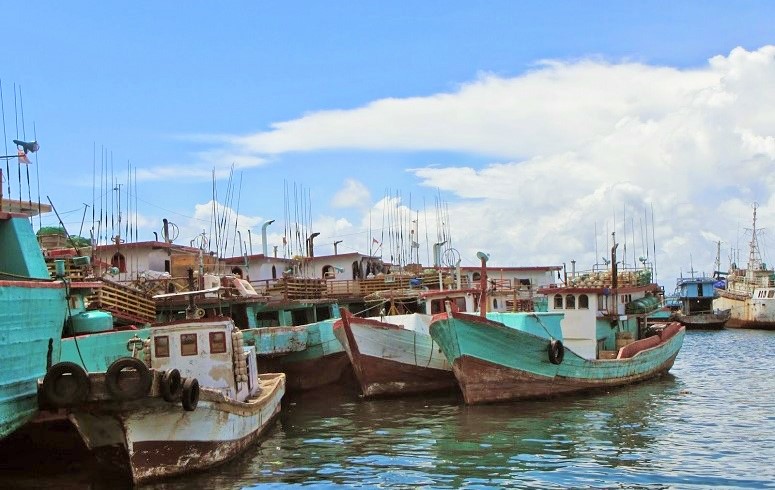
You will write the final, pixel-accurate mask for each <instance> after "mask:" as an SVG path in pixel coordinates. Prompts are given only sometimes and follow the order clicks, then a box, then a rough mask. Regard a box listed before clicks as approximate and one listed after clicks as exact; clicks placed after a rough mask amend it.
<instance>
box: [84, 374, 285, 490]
mask: <svg viewBox="0 0 775 490" xmlns="http://www.w3.org/2000/svg"><path fill="white" fill-rule="evenodd" d="M272 377H273V378H272ZM263 378H269V380H270V382H269V383H263V382H262V388H263V392H262V394H261V395H260V397H259V398H258V399H256V400H255V401H250V402H247V403H240V402H233V401H227V400H225V399H224V398H223V396H222V395H221V394H220V392H217V391H214V390H208V389H206V388H202V397H201V398H200V401H199V405H198V406H197V408H196V410H194V411H192V412H187V411H184V410H183V409H182V408H181V407H180V406H179V405H178V404H169V403H167V402H164V401H163V400H161V399H160V398H145V399H141V400H135V401H132V402H123V403H121V402H113V403H101V404H95V405H94V406H91V407H86V408H83V409H79V410H74V411H73V412H72V413H71V414H70V419H71V420H72V421H73V423H74V424H75V426H76V428H77V429H78V432H79V433H80V434H81V436H82V438H83V440H84V442H85V443H86V445H87V447H88V448H89V449H91V450H92V451H93V452H94V454H95V456H96V457H97V458H99V459H100V461H101V462H103V463H104V464H108V465H110V466H112V467H115V468H117V469H120V470H123V471H125V472H127V473H129V474H130V475H131V479H132V481H133V482H134V483H136V484H138V483H145V482H148V481H152V480H157V479H161V478H167V477H170V476H174V475H178V474H183V473H189V472H193V471H201V470H205V469H207V468H210V467H213V466H216V465H219V464H222V463H224V462H226V461H228V460H229V459H231V458H233V457H235V456H236V455H238V454H239V453H241V452H242V451H244V450H245V449H246V448H247V447H248V446H249V445H251V444H252V443H253V442H255V441H256V440H257V439H258V438H259V437H260V436H261V435H262V434H264V433H265V432H266V431H267V430H269V428H270V427H272V422H273V421H275V420H276V418H277V415H278V414H279V413H280V408H281V404H280V402H281V398H282V396H283V394H284V392H285V383H284V375H282V374H277V375H263Z"/></svg>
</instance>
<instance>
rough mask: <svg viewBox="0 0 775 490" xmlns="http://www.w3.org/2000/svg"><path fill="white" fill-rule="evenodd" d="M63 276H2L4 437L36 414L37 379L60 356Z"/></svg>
mask: <svg viewBox="0 0 775 490" xmlns="http://www.w3.org/2000/svg"><path fill="white" fill-rule="evenodd" d="M66 315H67V307H66V299H65V291H64V286H63V284H62V283H61V282H42V281H41V282H37V281H0V332H2V334H1V335H0V359H2V363H0V438H3V437H5V436H7V435H9V434H10V433H12V432H13V431H14V430H16V429H18V428H19V427H21V426H22V425H24V424H25V423H27V422H28V421H30V420H32V418H33V417H35V414H36V413H37V411H38V401H37V381H38V378H42V377H43V376H45V374H46V369H47V366H48V365H50V364H55V363H57V362H59V356H60V338H61V336H62V326H63V323H64V320H65V317H66Z"/></svg>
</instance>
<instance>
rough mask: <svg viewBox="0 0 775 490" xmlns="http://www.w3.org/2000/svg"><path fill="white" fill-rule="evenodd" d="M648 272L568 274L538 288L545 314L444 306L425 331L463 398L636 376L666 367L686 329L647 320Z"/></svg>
mask: <svg viewBox="0 0 775 490" xmlns="http://www.w3.org/2000/svg"><path fill="white" fill-rule="evenodd" d="M613 263H614V264H616V261H613ZM582 277H583V279H582ZM650 278H651V275H650V273H647V272H645V271H643V270H640V271H618V270H617V268H616V267H613V269H612V270H610V271H593V272H591V273H587V274H586V275H584V274H579V275H578V276H575V275H574V276H572V277H571V278H569V280H567V281H566V282H565V283H563V284H560V285H553V286H550V287H545V288H541V289H539V293H540V294H543V295H545V296H546V297H547V299H548V302H547V310H548V311H547V312H546V313H539V312H532V313H531V312H524V313H496V312H491V313H487V314H486V315H484V316H481V315H480V316H475V315H470V314H465V313H458V312H453V311H448V312H446V313H441V314H438V315H436V316H435V317H434V319H433V321H432V322H431V325H430V333H431V337H432V338H433V340H435V341H436V342H437V343H438V344H439V346H440V348H441V350H442V351H443V352H444V355H445V356H446V358H447V360H448V361H449V363H450V364H451V365H452V369H453V372H454V373H455V377H456V378H457V381H458V384H459V385H460V388H461V391H462V392H463V396H464V398H465V401H466V403H469V404H477V403H489V402H497V401H507V400H520V399H526V398H542V397H551V396H557V395H564V394H568V393H574V392H581V391H589V390H599V389H608V388H611V387H614V386H621V385H626V384H630V383H635V382H638V381H642V380H645V379H648V378H652V377H655V376H659V375H661V374H664V373H666V372H667V371H668V370H669V369H670V368H671V367H672V366H673V362H674V361H675V358H676V356H677V355H678V352H679V350H680V349H681V346H682V344H683V339H684V333H685V328H684V327H683V326H681V324H680V323H678V322H669V323H657V324H653V323H649V322H648V316H649V314H650V313H652V312H653V311H655V310H656V309H657V308H658V307H659V304H660V301H659V299H658V294H659V291H660V289H659V287H658V286H657V285H656V284H651V283H650Z"/></svg>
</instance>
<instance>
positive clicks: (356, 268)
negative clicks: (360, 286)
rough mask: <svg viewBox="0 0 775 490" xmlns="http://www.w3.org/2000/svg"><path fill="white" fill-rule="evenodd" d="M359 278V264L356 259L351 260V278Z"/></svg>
mask: <svg viewBox="0 0 775 490" xmlns="http://www.w3.org/2000/svg"><path fill="white" fill-rule="evenodd" d="M360 278H361V265H360V264H359V263H358V261H357V260H356V261H355V262H353V279H360Z"/></svg>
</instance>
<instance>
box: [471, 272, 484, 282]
mask: <svg viewBox="0 0 775 490" xmlns="http://www.w3.org/2000/svg"><path fill="white" fill-rule="evenodd" d="M471 280H472V281H474V282H476V281H481V280H482V274H481V272H474V273H473V274H471Z"/></svg>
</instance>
